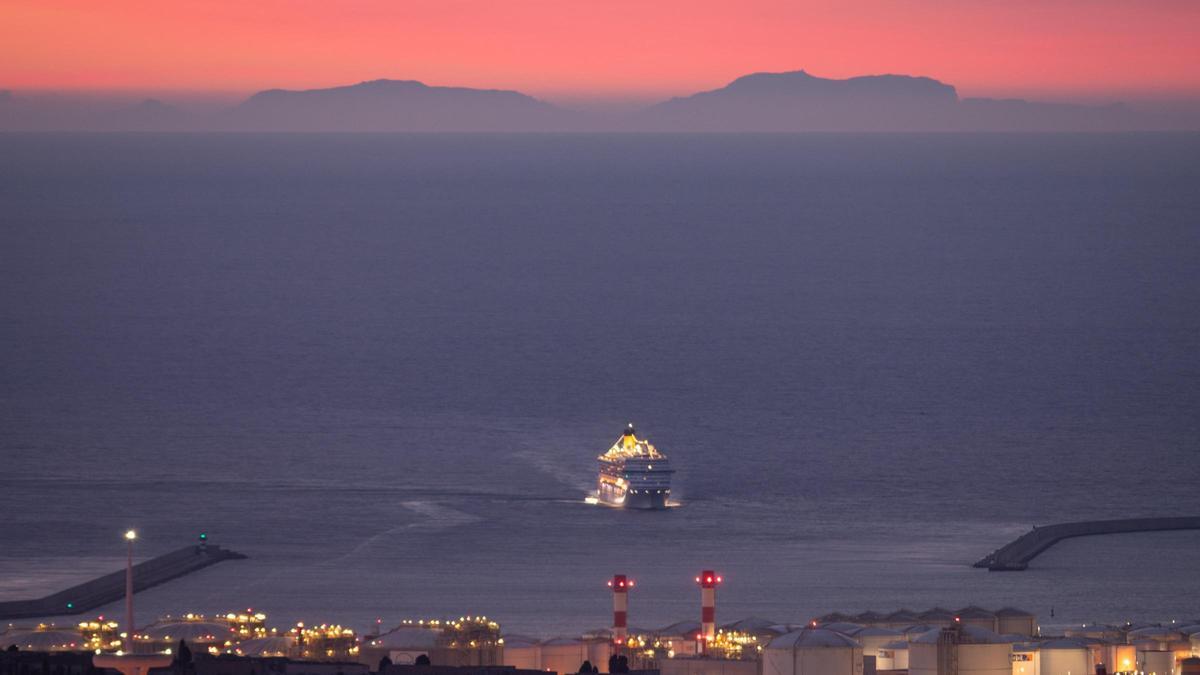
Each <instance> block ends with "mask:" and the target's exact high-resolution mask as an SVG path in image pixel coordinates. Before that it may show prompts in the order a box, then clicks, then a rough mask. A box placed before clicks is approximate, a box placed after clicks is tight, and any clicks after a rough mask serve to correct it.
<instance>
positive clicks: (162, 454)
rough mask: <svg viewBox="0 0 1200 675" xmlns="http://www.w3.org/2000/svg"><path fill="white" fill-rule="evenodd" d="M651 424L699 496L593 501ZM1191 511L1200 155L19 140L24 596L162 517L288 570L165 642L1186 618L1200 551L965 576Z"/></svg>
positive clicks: (13, 217) (10, 326)
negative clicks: (445, 620)
mask: <svg viewBox="0 0 1200 675" xmlns="http://www.w3.org/2000/svg"><path fill="white" fill-rule="evenodd" d="M628 421H633V422H635V423H637V425H638V428H639V431H640V432H641V434H642V435H644V436H648V437H649V438H650V440H651V441H652V442H654V443H655V444H656V445H658V446H659V447H660V448H661V449H663V450H664V451H666V452H667V453H669V454H670V455H671V457H672V460H673V462H674V463H675V464H676V465H677V468H678V470H679V473H678V474H677V476H676V479H677V490H676V491H677V493H678V496H679V497H680V499H681V501H682V506H681V507H679V508H676V509H672V510H670V511H668V512H665V513H634V512H622V511H619V510H613V509H608V508H603V507H597V506H589V505H587V504H585V503H584V501H583V498H584V496H585V494H586V493H587V491H588V490H589V489H590V488H591V487H592V484H593V481H594V478H595V470H596V467H595V456H596V455H597V454H598V453H599V452H600V451H602V450H603V449H604V448H606V447H607V446H608V445H609V444H611V443H612V442H613V440H615V439H616V437H617V436H618V434H619V433H620V430H621V427H622V426H623V425H624V424H625V423H626V422H628ZM1174 513H1186V514H1192V515H1195V514H1197V513H1200V136H1197V135H1143V136H1136V135H1130V136H1086V135H1081V136H1055V135H1037V136H1005V135H988V136H970V135H940V136H939V135H935V136H887V135H880V136H839V135H829V136H823V135H812V136H754V135H749V136H708V137H692V136H650V135H644V136H562V137H556V136H471V135H461V136H444V137H443V136H371V135H344V136H338V135H329V136H322V135H310V136H289V135H274V136H253V135H178V136H154V135H135V136H122V135H94V136H93V135H26V136H21V135H15V136H14V135H0V599H16V598H21V597H25V596H33V595H41V594H43V593H46V592H49V591H52V590H56V589H58V588H60V587H63V586H65V585H67V584H69V583H71V582H75V581H78V580H82V579H85V578H88V577H90V576H92V575H95V574H97V573H101V572H108V571H111V570H113V569H116V568H117V567H118V566H119V565H120V564H121V557H122V554H123V542H122V540H121V538H120V535H121V532H122V531H123V530H124V529H125V528H127V527H131V526H132V527H137V528H138V529H139V530H140V531H141V533H142V538H141V539H140V540H139V543H138V552H139V554H140V555H144V556H149V555H153V554H157V553H160V552H163V551H166V550H170V549H172V548H175V547H178V546H181V545H184V544H186V543H188V542H190V541H192V540H193V539H194V537H195V535H196V534H197V533H198V532H200V531H206V532H208V533H209V535H210V537H211V539H212V541H213V542H214V543H219V544H222V545H227V546H230V547H232V548H234V549H236V550H238V551H241V552H244V553H246V554H248V555H249V556H250V559H249V560H246V561H242V562H230V563H222V564H220V565H218V566H216V567H213V568H210V569H208V570H205V571H203V572H201V573H198V574H194V575H191V576H189V577H186V578H183V579H180V580H177V581H174V582H171V583H169V584H167V585H164V586H160V587H158V588H155V589H152V590H150V591H147V592H145V593H143V594H140V595H139V596H138V598H139V599H138V602H139V606H140V612H141V617H142V619H143V620H149V619H151V618H153V617H154V616H155V615H159V614H164V613H168V612H171V613H180V612H186V611H196V612H206V613H207V612H218V611H219V612H224V611H228V610H230V609H236V608H245V607H251V606H252V607H254V608H256V609H262V610H263V611H265V612H267V613H268V614H269V615H270V617H271V620H272V622H273V623H276V624H280V625H284V624H287V623H290V622H293V621H296V620H305V621H310V622H311V621H318V622H319V621H341V622H346V623H349V624H350V625H353V626H355V627H359V628H365V627H367V626H368V625H369V624H373V623H374V621H375V619H377V618H379V619H382V621H383V623H384V624H385V625H386V624H393V623H396V622H398V621H399V620H400V619H402V618H406V617H411V618H421V617H430V616H438V615H442V616H446V615H453V616H458V615H460V614H465V613H477V614H479V613H481V614H486V615H488V616H489V617H496V618H497V619H499V620H500V621H501V623H502V624H503V626H504V627H505V628H506V629H507V630H510V631H513V632H523V633H533V634H539V635H551V634H555V633H570V632H574V631H579V630H581V629H585V628H594V627H600V626H604V625H607V624H608V622H609V620H610V614H609V611H610V603H609V597H608V592H607V588H606V587H605V585H604V581H605V579H606V578H608V577H609V576H610V575H611V574H613V573H614V572H623V573H627V574H629V575H631V576H633V577H634V578H636V579H637V580H638V582H639V584H638V588H637V590H636V591H635V593H634V595H633V596H632V598H631V612H630V613H631V617H630V621H631V623H633V624H635V625H640V626H646V625H648V626H655V625H662V624H665V623H668V622H670V621H674V620H679V619H687V618H693V617H695V616H697V614H698V611H699V610H698V607H697V605H698V604H699V603H698V597H697V596H698V593H697V592H696V590H695V588H694V585H693V584H692V583H691V577H692V576H693V575H694V574H695V572H696V571H698V570H699V569H701V568H702V567H710V568H713V569H717V570H720V571H722V572H723V573H724V575H725V577H726V583H725V585H724V586H723V588H722V590H721V598H720V604H719V607H718V615H719V618H724V619H733V618H739V617H742V616H746V615H750V614H754V615H759V616H765V617H768V618H773V619H775V620H778V621H803V620H806V619H808V618H809V617H811V616H813V615H815V614H819V613H824V612H827V611H832V610H842V611H852V610H864V609H876V610H893V609H896V608H899V607H901V606H906V607H910V608H917V609H920V608H924V607H928V606H932V605H942V606H949V607H956V606H963V605H967V604H971V603H975V604H980V605H984V606H991V607H998V606H1001V605H1016V606H1020V607H1025V608H1027V609H1030V610H1033V611H1036V612H1038V613H1039V614H1040V615H1041V616H1042V621H1043V624H1044V625H1054V624H1055V623H1060V624H1061V623H1065V622H1075V621H1085V620H1102V621H1118V620H1125V619H1157V620H1170V619H1173V618H1183V617H1185V616H1191V617H1195V616H1197V615H1200V604H1197V603H1198V602H1200V601H1198V598H1200V574H1197V572H1196V569H1197V567H1196V565H1197V562H1196V561H1197V560H1198V559H1200V532H1189V533H1158V534H1142V535H1124V536H1115V537H1107V538H1093V539H1082V540H1075V541H1071V542H1067V543H1064V544H1062V545H1059V546H1058V547H1056V548H1054V549H1052V550H1051V551H1050V552H1049V553H1047V554H1046V555H1044V556H1043V557H1041V558H1039V559H1038V560H1037V561H1036V562H1035V564H1034V568H1033V569H1031V570H1030V571H1028V572H1026V573H1017V574H989V573H987V572H983V571H980V570H975V569H972V568H970V567H969V563H970V562H972V561H974V560H976V559H977V558H979V557H981V556H983V555H984V554H986V553H987V552H988V551H990V550H991V549H993V548H995V547H997V546H999V545H1001V544H1003V543H1005V542H1007V541H1008V540H1009V539H1011V538H1012V537H1014V536H1016V535H1018V534H1020V533H1022V532H1023V531H1025V530H1026V529H1027V528H1028V527H1029V526H1030V525H1032V524H1035V523H1036V524H1044V523H1050V522H1056V521H1063V520H1076V519H1091V518H1107V517H1128V516H1144V515H1165V514H1174ZM1051 607H1053V608H1054V609H1055V618H1054V619H1051V618H1050V617H1049V613H1050V608H1051ZM103 612H108V613H116V612H117V608H116V607H109V608H105V610H102V611H101V613H103Z"/></svg>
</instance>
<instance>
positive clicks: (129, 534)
mask: <svg viewBox="0 0 1200 675" xmlns="http://www.w3.org/2000/svg"><path fill="white" fill-rule="evenodd" d="M125 538H126V539H128V540H129V541H133V540H134V539H137V532H134V531H133V530H129V531H128V532H126V533H125Z"/></svg>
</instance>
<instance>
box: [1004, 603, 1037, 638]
mask: <svg viewBox="0 0 1200 675" xmlns="http://www.w3.org/2000/svg"><path fill="white" fill-rule="evenodd" d="M996 632H997V633H1015V634H1017V635H1028V636H1030V637H1032V636H1034V635H1037V634H1038V625H1037V615H1036V614H1033V613H1031V612H1026V611H1025V610H1023V609H1017V608H1015V607H1005V608H1003V609H998V610H996Z"/></svg>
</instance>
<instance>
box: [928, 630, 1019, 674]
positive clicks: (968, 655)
mask: <svg viewBox="0 0 1200 675" xmlns="http://www.w3.org/2000/svg"><path fill="white" fill-rule="evenodd" d="M955 665H957V671H956V672H957V673H958V675H1011V674H1012V644H1011V643H1009V642H1006V641H1004V639H1003V638H1001V637H1000V636H999V635H997V634H996V633H993V632H992V631H990V630H986V629H983V628H977V627H975V626H961V625H956V626H950V627H948V628H938V629H934V630H931V631H929V632H928V633H925V634H924V635H921V636H920V637H918V638H917V639H915V640H913V641H912V644H911V645H910V646H909V654H908V672H909V675H942V673H946V672H951V671H950V670H949V669H950V668H953V667H954V666H955Z"/></svg>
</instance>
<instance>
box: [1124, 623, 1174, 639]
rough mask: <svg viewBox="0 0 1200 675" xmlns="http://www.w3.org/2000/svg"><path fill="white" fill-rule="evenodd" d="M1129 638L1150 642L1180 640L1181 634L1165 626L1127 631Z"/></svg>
mask: <svg viewBox="0 0 1200 675" xmlns="http://www.w3.org/2000/svg"><path fill="white" fill-rule="evenodd" d="M1129 637H1130V638H1135V639H1136V638H1141V639H1150V640H1182V639H1183V634H1181V633H1180V632H1179V631H1178V630H1176V629H1175V628H1168V627H1166V626H1146V627H1145V628H1138V629H1137V630H1131V631H1129Z"/></svg>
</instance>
